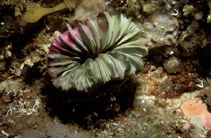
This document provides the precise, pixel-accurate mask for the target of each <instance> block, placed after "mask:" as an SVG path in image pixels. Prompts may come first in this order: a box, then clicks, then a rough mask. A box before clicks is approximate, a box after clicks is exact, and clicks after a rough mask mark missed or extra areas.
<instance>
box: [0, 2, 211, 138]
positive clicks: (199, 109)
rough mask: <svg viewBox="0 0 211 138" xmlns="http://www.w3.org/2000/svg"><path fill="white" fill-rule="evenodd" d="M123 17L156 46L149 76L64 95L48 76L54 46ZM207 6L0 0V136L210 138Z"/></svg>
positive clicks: (210, 14) (147, 64) (210, 18)
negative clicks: (82, 26)
mask: <svg viewBox="0 0 211 138" xmlns="http://www.w3.org/2000/svg"><path fill="white" fill-rule="evenodd" d="M104 11H107V12H108V13H110V14H114V13H122V14H124V16H126V17H128V18H132V20H133V22H135V23H136V24H137V25H138V26H139V27H141V28H143V31H142V35H143V36H144V37H145V38H148V39H150V42H149V43H148V44H147V47H148V49H149V51H148V55H147V56H146V57H144V59H143V61H144V72H142V73H139V74H137V75H135V76H133V77H131V78H127V79H125V80H123V81H115V82H111V83H109V84H106V85H105V86H104V87H103V88H102V89H103V92H99V93H97V94H96V93H94V94H93V93H90V94H83V93H77V92H72V93H71V92H70V93H66V92H63V91H61V90H58V89H57V88H55V87H54V86H53V84H52V82H51V78H50V77H49V75H48V74H47V63H48V58H47V54H48V52H49V47H50V46H51V42H52V41H53V39H54V38H55V37H56V36H58V34H60V33H63V32H65V31H66V30H67V25H70V26H72V27H75V26H77V25H78V24H79V23H81V22H83V21H84V20H85V19H88V18H96V17H97V16H98V15H99V14H101V13H103V12H104ZM210 112H211V1H210V0H64V1H63V0H1V1H0V137H1V138H95V137H96V138H211V113H210Z"/></svg>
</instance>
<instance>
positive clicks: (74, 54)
mask: <svg viewBox="0 0 211 138" xmlns="http://www.w3.org/2000/svg"><path fill="white" fill-rule="evenodd" d="M140 32H141V29H140V28H139V27H138V26H137V25H136V24H135V23H133V22H132V21H131V19H127V18H126V17H124V16H123V15H122V14H121V15H114V16H110V15H109V14H108V13H107V12H105V13H104V16H103V17H99V18H97V19H95V20H89V19H87V20H85V22H84V24H80V25H79V27H76V28H75V29H72V28H71V27H68V31H67V32H65V33H64V34H61V35H60V36H59V37H58V38H56V39H55V40H54V41H53V42H52V45H51V47H50V50H49V54H48V58H49V63H48V74H49V75H50V76H51V77H52V81H53V84H54V85H55V86H56V87H58V88H62V90H66V91H67V90H70V89H76V90H77V91H85V92H87V91H88V90H90V89H92V88H95V87H96V86H99V85H100V84H105V83H107V82H109V81H111V80H122V79H124V77H126V76H131V75H134V74H135V73H136V72H140V71H143V62H142V57H143V56H145V55H147V54H148V49H147V47H146V46H144V45H145V44H146V43H148V42H149V39H146V38H142V37H141V36H140Z"/></svg>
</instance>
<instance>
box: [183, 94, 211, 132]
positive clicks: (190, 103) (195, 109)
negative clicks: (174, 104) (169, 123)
mask: <svg viewBox="0 0 211 138" xmlns="http://www.w3.org/2000/svg"><path fill="white" fill-rule="evenodd" d="M180 108H181V110H182V111H183V113H184V117H185V118H191V117H193V116H198V117H200V118H202V120H203V121H204V123H205V128H207V129H211V121H210V120H211V113H210V112H208V111H207V106H206V104H204V103H202V100H200V99H198V98H195V99H189V100H186V101H184V102H183V103H182V105H181V106H180Z"/></svg>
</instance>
